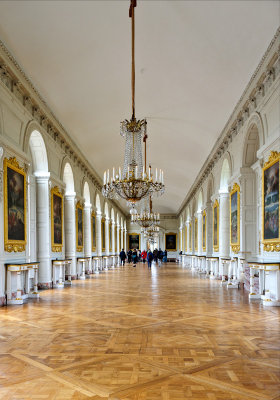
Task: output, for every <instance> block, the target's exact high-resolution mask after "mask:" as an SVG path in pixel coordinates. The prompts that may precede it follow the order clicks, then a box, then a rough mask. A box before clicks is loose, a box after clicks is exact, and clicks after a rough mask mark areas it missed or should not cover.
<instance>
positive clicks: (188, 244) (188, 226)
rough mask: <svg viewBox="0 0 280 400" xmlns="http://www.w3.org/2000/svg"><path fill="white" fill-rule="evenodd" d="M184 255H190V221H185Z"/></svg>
mask: <svg viewBox="0 0 280 400" xmlns="http://www.w3.org/2000/svg"><path fill="white" fill-rule="evenodd" d="M186 253H188V254H189V253H190V220H188V221H187V247H186Z"/></svg>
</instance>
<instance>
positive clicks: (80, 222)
mask: <svg viewBox="0 0 280 400" xmlns="http://www.w3.org/2000/svg"><path fill="white" fill-rule="evenodd" d="M83 247H84V209H83V205H82V204H81V202H80V201H78V203H77V204H76V250H77V251H78V252H80V251H83Z"/></svg>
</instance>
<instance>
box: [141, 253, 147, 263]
mask: <svg viewBox="0 0 280 400" xmlns="http://www.w3.org/2000/svg"><path fill="white" fill-rule="evenodd" d="M141 258H142V261H143V263H144V264H145V262H146V258H147V252H146V250H143V251H142V253H141Z"/></svg>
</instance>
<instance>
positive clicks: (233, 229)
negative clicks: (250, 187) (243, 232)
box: [229, 183, 240, 253]
mask: <svg viewBox="0 0 280 400" xmlns="http://www.w3.org/2000/svg"><path fill="white" fill-rule="evenodd" d="M229 208H230V214H229V215H230V246H231V249H232V251H233V252H234V253H238V252H239V251H240V187H239V185H238V184H237V183H235V184H234V185H233V188H232V190H231V192H230V195H229Z"/></svg>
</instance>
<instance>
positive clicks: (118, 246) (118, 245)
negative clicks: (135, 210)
mask: <svg viewBox="0 0 280 400" xmlns="http://www.w3.org/2000/svg"><path fill="white" fill-rule="evenodd" d="M119 253H120V225H117V254H118V255H119Z"/></svg>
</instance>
